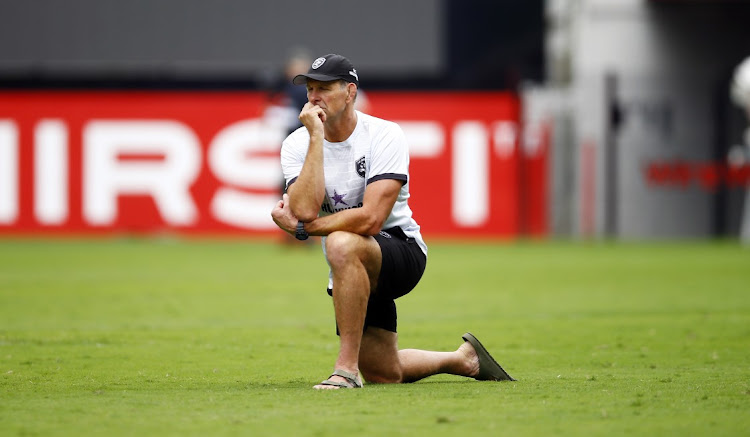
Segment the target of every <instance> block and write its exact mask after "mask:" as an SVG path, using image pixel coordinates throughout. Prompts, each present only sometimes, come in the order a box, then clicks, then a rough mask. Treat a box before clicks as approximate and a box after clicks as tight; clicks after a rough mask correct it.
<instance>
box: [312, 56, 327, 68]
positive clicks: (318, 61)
mask: <svg viewBox="0 0 750 437" xmlns="http://www.w3.org/2000/svg"><path fill="white" fill-rule="evenodd" d="M325 61H326V58H318V59H316V60H315V62H313V63H312V69H313V70H317V69H318V68H320V66H321V65H323V63H325Z"/></svg>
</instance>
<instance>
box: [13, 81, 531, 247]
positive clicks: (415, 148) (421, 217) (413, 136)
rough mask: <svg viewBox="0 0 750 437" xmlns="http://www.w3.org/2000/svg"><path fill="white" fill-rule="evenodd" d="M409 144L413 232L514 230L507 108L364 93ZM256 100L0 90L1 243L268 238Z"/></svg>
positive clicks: (271, 169) (273, 185) (270, 170)
mask: <svg viewBox="0 0 750 437" xmlns="http://www.w3.org/2000/svg"><path fill="white" fill-rule="evenodd" d="M368 99H369V102H370V107H371V110H370V112H371V113H372V114H373V115H375V116H380V117H383V118H387V119H389V120H393V121H396V122H398V123H399V124H400V125H401V126H402V128H403V129H404V132H405V134H406V137H407V139H408V141H409V143H410V155H411V167H410V171H411V180H410V181H411V195H412V196H411V199H410V205H411V207H412V210H413V211H414V214H415V218H416V219H417V221H418V222H419V223H420V224H421V225H422V228H423V232H424V233H425V234H426V235H427V234H433V235H448V236H470V235H474V236H512V235H515V234H517V233H518V232H519V228H520V224H519V215H520V214H519V203H520V199H519V193H520V192H521V191H520V189H519V177H520V174H519V168H520V165H519V147H518V142H519V141H518V138H519V137H520V135H519V130H520V129H519V103H518V100H517V98H516V97H515V96H514V95H511V94H507V93H486V92H483V93H451V92H424V93H421V92H375V91H373V92H370V93H368ZM272 112H273V111H269V108H268V107H267V101H266V99H265V97H264V95H263V94H261V93H257V92H236V91H233V92H198V91H179V92H169V91H159V92H151V91H149V92H146V91H140V92H94V91H85V92H82V91H77V92H50V91H44V92H42V91H38V92H28V91H23V92H20V91H19V92H3V93H0V233H2V234H6V235H7V234H12V233H25V234H50V233H76V234H88V233H113V232H114V233H116V232H135V233H151V232H157V231H169V232H176V233H180V234H223V233H229V234H237V235H255V234H267V233H271V232H277V231H276V229H275V226H274V225H273V222H272V221H271V219H270V210H271V208H272V207H273V204H274V203H275V202H276V200H277V199H278V198H279V195H280V194H279V190H280V187H281V183H282V182H281V170H280V166H279V158H278V152H279V147H280V143H281V140H282V136H283V134H282V131H283V129H281V128H280V127H279V125H278V123H277V122H276V120H275V119H274V118H273V117H269V116H268V114H270V113H272Z"/></svg>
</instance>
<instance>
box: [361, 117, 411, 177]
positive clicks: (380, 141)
mask: <svg viewBox="0 0 750 437" xmlns="http://www.w3.org/2000/svg"><path fill="white" fill-rule="evenodd" d="M408 178H409V145H408V144H407V142H406V136H404V132H403V131H402V130H401V127H400V126H399V125H397V124H396V123H390V124H389V126H388V128H387V129H384V130H383V132H382V134H381V135H380V136H379V138H377V140H376V141H375V142H374V144H373V148H372V155H371V165H370V179H368V180H367V183H368V184H369V183H372V182H375V181H378V180H381V179H396V180H400V181H402V182H403V183H406V182H407V181H408Z"/></svg>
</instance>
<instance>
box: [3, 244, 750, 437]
mask: <svg viewBox="0 0 750 437" xmlns="http://www.w3.org/2000/svg"><path fill="white" fill-rule="evenodd" d="M430 250H431V251H430V258H429V262H428V268H427V272H426V274H425V277H424V278H423V280H422V283H421V284H420V285H419V287H418V288H417V289H416V290H415V291H414V292H412V293H411V294H409V295H407V296H406V297H404V298H402V299H399V331H400V334H399V335H400V344H401V346H402V347H415V348H425V349H437V350H453V349H455V348H456V347H457V346H458V345H459V344H460V342H461V338H460V336H461V334H463V333H464V332H465V331H467V330H468V331H471V332H473V333H474V334H476V335H477V336H478V337H479V339H480V340H481V341H482V342H483V343H484V344H485V346H487V347H488V349H489V350H490V351H491V352H492V353H493V355H494V356H495V358H496V359H497V360H498V361H499V362H500V363H501V364H502V365H503V366H504V367H505V369H506V370H507V371H508V372H509V373H510V374H511V375H513V376H514V377H515V378H517V379H518V380H519V381H518V382H504V383H493V382H477V381H473V380H470V379H465V378H460V377H455V376H449V375H441V376H435V377H432V378H428V379H426V380H423V381H421V382H418V383H414V384H407V385H395V386H394V385H381V386H378V385H369V386H366V387H365V389H364V390H347V391H338V392H318V391H315V390H312V389H311V386H312V385H313V384H314V383H316V382H318V381H320V380H321V379H323V378H325V377H326V376H328V374H329V372H330V371H331V370H332V368H331V366H332V364H333V360H334V358H335V354H336V351H337V339H336V337H335V335H334V333H335V330H334V324H333V314H332V313H333V311H332V306H331V303H330V298H328V297H327V295H326V294H325V290H324V288H325V280H326V265H325V262H324V260H323V259H322V256H321V254H320V250H319V248H317V247H315V248H288V247H282V246H280V245H276V244H274V243H271V242H251V241H240V242H229V241H172V240H149V239H144V240H140V239H137V240H117V241H113V240H84V241H70V240H63V241H36V240H14V239H5V240H3V241H0V434H2V435H9V436H10V435H81V434H86V435H102V434H106V435H161V436H164V435H248V434H252V435H391V434H395V435H414V434H420V435H421V434H425V435H446V436H448V435H450V436H454V435H456V434H457V433H461V434H464V435H490V433H491V434H503V435H518V436H527V435H528V436H536V435H637V436H640V435H660V436H661V435H692V436H695V435H711V436H721V435H746V433H747V430H748V429H750V368H749V367H748V362H750V250H749V249H747V248H743V247H741V246H738V245H736V244H732V243H705V242H690V243H670V244H581V243H559V242H558V243H554V242H552V243H506V244H458V243H456V244H451V243H447V242H443V243H433V244H432V245H431V248H430Z"/></svg>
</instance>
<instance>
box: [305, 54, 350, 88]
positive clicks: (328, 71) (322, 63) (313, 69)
mask: <svg viewBox="0 0 750 437" xmlns="http://www.w3.org/2000/svg"><path fill="white" fill-rule="evenodd" d="M307 79H314V80H319V81H322V82H330V81H332V80H345V81H347V82H351V83H353V84H355V85H357V86H359V76H358V73H357V70H355V69H354V65H352V63H351V61H349V60H348V59H346V58H345V57H343V56H341V55H334V54H330V55H325V56H322V57H320V58H318V59H316V60H315V61H313V63H312V65H311V66H310V69H309V70H307V73H306V74H298V75H297V76H295V77H294V79H292V83H293V84H295V85H304V84H305V83H307Z"/></svg>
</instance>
